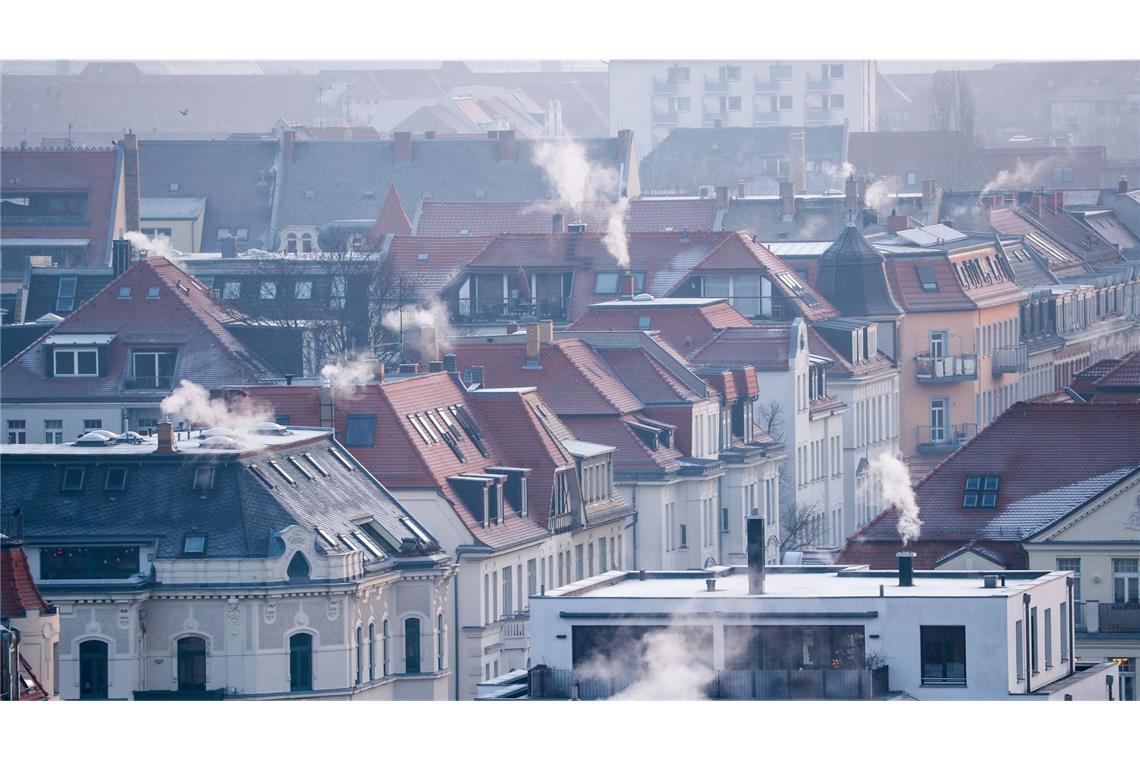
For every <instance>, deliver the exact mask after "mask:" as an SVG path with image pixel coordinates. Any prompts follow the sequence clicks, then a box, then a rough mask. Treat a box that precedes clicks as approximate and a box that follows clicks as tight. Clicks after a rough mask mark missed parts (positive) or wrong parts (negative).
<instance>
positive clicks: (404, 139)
mask: <svg viewBox="0 0 1140 760" xmlns="http://www.w3.org/2000/svg"><path fill="white" fill-rule="evenodd" d="M392 140H393V141H394V145H393V146H392V157H393V160H394V161H395V162H396V163H397V164H410V163H411V162H412V133H411V132H393V133H392Z"/></svg>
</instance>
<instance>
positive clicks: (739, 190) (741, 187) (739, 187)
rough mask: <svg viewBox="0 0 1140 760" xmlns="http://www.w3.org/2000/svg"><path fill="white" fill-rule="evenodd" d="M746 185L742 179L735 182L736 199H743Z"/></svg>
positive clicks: (746, 188) (745, 193) (746, 189)
mask: <svg viewBox="0 0 1140 760" xmlns="http://www.w3.org/2000/svg"><path fill="white" fill-rule="evenodd" d="M747 191H748V183H747V182H745V181H744V180H742V179H738V180H736V197H737V198H743V197H744V196H745V195H747Z"/></svg>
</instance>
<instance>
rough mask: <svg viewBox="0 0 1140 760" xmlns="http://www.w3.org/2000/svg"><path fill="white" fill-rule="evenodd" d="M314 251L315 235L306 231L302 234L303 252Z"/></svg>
mask: <svg viewBox="0 0 1140 760" xmlns="http://www.w3.org/2000/svg"><path fill="white" fill-rule="evenodd" d="M312 252H313V236H312V235H310V234H309V233H307V232H306V233H305V234H304V235H302V236H301V253H312Z"/></svg>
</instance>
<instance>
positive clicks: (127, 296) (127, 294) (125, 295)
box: [119, 285, 131, 301]
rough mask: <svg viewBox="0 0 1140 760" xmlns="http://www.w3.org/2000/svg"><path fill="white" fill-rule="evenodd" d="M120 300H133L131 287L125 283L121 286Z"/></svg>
mask: <svg viewBox="0 0 1140 760" xmlns="http://www.w3.org/2000/svg"><path fill="white" fill-rule="evenodd" d="M119 300H121V301H129V300H131V289H130V287H129V286H127V285H124V286H123V287H121V288H119Z"/></svg>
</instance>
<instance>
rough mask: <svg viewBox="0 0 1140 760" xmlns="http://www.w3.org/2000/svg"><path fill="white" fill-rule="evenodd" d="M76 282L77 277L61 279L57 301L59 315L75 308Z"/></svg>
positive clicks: (56, 308)
mask: <svg viewBox="0 0 1140 760" xmlns="http://www.w3.org/2000/svg"><path fill="white" fill-rule="evenodd" d="M75 282H76V278H75V277H60V278H59V291H58V292H57V294H56V299H55V310H56V312H57V313H60V314H62V313H63V312H67V311H71V310H72V309H74V308H75Z"/></svg>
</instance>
